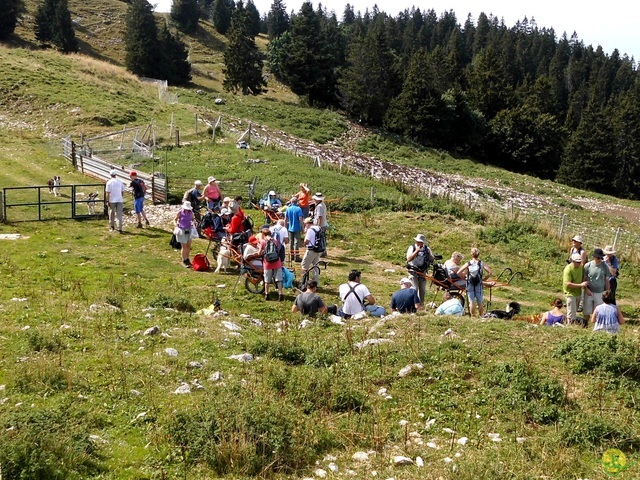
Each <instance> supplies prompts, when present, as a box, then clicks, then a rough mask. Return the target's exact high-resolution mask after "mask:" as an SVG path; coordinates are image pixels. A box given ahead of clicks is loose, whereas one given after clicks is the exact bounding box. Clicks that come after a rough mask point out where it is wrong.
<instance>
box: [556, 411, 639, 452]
mask: <svg viewBox="0 0 640 480" xmlns="http://www.w3.org/2000/svg"><path fill="white" fill-rule="evenodd" d="M560 439H561V440H562V442H563V443H564V444H566V445H567V446H580V447H586V448H597V447H600V446H606V447H612V446H616V447H617V448H625V447H627V448H637V447H638V445H639V444H640V439H639V438H638V436H637V435H635V434H634V433H633V432H631V431H629V429H628V427H627V426H626V425H623V424H622V423H621V422H620V421H618V422H613V421H611V420H610V419H607V418H606V417H603V416H602V415H590V414H585V413H581V414H575V415H574V414H572V415H567V416H565V417H563V418H562V419H561V420H560Z"/></svg>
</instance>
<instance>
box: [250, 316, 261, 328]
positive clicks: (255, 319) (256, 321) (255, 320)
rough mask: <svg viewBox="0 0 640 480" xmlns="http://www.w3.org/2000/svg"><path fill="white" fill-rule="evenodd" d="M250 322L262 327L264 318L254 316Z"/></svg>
mask: <svg viewBox="0 0 640 480" xmlns="http://www.w3.org/2000/svg"><path fill="white" fill-rule="evenodd" d="M250 322H251V323H252V324H253V325H255V326H256V327H262V320H259V319H257V318H252V319H251V320H250Z"/></svg>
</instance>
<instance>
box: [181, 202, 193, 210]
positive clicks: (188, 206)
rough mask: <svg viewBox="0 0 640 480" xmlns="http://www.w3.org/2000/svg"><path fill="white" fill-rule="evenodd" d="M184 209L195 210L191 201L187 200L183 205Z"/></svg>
mask: <svg viewBox="0 0 640 480" xmlns="http://www.w3.org/2000/svg"><path fill="white" fill-rule="evenodd" d="M182 209H183V210H193V207H192V206H191V202H190V201H189V200H185V201H184V202H183V203H182Z"/></svg>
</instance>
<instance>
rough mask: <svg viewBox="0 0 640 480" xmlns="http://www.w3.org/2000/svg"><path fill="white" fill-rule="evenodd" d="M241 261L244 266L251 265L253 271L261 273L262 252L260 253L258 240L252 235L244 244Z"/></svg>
mask: <svg viewBox="0 0 640 480" xmlns="http://www.w3.org/2000/svg"><path fill="white" fill-rule="evenodd" d="M242 259H243V260H244V262H245V263H246V264H248V265H251V267H253V269H254V270H256V271H258V272H260V273H262V252H260V244H259V242H258V239H257V238H256V237H254V236H253V235H251V236H250V237H249V240H247V243H245V244H244V247H243V249H242ZM251 267H250V268H251Z"/></svg>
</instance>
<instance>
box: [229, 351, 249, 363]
mask: <svg viewBox="0 0 640 480" xmlns="http://www.w3.org/2000/svg"><path fill="white" fill-rule="evenodd" d="M227 358H229V359H231V360H238V361H239V362H242V363H247V362H251V361H252V360H253V355H251V354H250V353H240V354H238V355H231V356H229V357H227Z"/></svg>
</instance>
